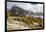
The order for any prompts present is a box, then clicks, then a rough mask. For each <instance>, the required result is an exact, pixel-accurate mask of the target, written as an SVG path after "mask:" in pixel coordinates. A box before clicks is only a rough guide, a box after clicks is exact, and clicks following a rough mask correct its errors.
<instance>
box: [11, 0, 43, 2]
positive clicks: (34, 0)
mask: <svg viewBox="0 0 46 32" xmlns="http://www.w3.org/2000/svg"><path fill="white" fill-rule="evenodd" d="M11 1H32V2H43V0H11Z"/></svg>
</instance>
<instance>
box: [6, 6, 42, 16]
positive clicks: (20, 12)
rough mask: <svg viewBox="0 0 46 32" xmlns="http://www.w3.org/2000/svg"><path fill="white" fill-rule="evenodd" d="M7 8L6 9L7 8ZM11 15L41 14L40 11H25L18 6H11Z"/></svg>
mask: <svg viewBox="0 0 46 32" xmlns="http://www.w3.org/2000/svg"><path fill="white" fill-rule="evenodd" d="M7 10H8V9H7ZM9 12H11V15H12V16H26V15H29V16H31V15H33V16H43V13H42V12H35V13H34V12H33V11H27V10H24V9H22V8H20V7H18V6H13V7H12V8H11V9H10V11H9Z"/></svg>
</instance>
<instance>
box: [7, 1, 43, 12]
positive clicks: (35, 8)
mask: <svg viewBox="0 0 46 32" xmlns="http://www.w3.org/2000/svg"><path fill="white" fill-rule="evenodd" d="M13 5H16V6H18V7H21V8H22V9H24V10H27V11H33V12H43V4H31V3H18V2H7V8H8V9H11V7H12V6H13Z"/></svg>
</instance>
